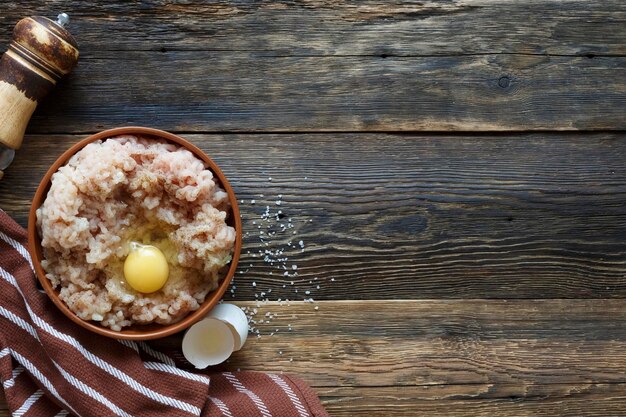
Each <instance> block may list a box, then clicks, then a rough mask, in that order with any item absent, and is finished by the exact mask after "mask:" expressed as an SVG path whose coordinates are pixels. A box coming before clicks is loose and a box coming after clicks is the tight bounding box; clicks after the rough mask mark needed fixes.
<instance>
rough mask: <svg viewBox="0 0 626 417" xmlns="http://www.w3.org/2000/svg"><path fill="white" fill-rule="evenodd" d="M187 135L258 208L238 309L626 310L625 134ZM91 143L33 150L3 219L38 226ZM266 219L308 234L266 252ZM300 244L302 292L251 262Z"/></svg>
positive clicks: (296, 258)
mask: <svg viewBox="0 0 626 417" xmlns="http://www.w3.org/2000/svg"><path fill="white" fill-rule="evenodd" d="M184 136H185V137H187V138H188V139H190V140H192V141H193V142H195V143H196V144H198V145H199V146H200V147H201V148H203V149H204V150H205V151H206V152H207V153H208V154H209V155H211V156H213V157H214V158H215V160H216V161H217V162H218V163H219V164H220V165H221V166H222V168H223V169H224V171H225V173H226V175H227V176H228V177H229V178H230V179H231V182H232V183H233V184H234V186H235V188H236V191H237V193H238V196H239V198H240V199H243V200H245V201H244V203H243V204H241V209H242V212H243V215H244V225H245V232H247V233H248V234H247V235H246V236H245V238H244V242H245V248H244V251H243V257H242V260H241V265H242V268H241V270H242V272H243V271H245V270H247V269H250V270H249V271H248V272H246V273H244V274H240V275H238V276H237V289H236V292H235V297H236V298H235V299H241V300H249V299H253V298H254V294H255V293H257V294H260V292H261V291H268V290H269V289H272V293H271V298H272V299H274V300H276V299H278V298H283V299H285V298H290V299H300V300H302V299H303V298H304V297H305V296H306V297H309V296H310V297H313V298H315V299H343V298H351V299H352V298H357V299H380V298H390V299H393V298H492V297H495V298H554V297H565V298H570V297H571V298H588V297H592V298H603V297H608V298H610V297H620V298H624V297H626V285H625V283H624V276H625V273H626V240H625V239H624V236H626V205H625V203H624V202H625V201H626V171H625V169H624V161H625V160H626V140H625V139H626V137H624V135H621V134H594V135H572V134H561V135H554V134H532V135H510V136H504V135H500V136H458V137H456V136H452V137H451V136H406V135H404V136H398V135H378V134H377V135H346V134H324V135H321V134H320V135H299V134H286V135H224V136H221V135H184ZM79 138H80V137H79V136H49V135H45V136H34V137H29V138H27V140H26V141H25V145H24V149H23V150H22V151H21V152H20V153H19V154H18V157H17V159H16V161H15V163H14V165H13V166H11V167H10V169H9V170H7V172H6V176H5V178H4V179H3V180H2V181H0V207H1V208H3V209H4V210H6V211H7V212H8V213H9V214H11V215H12V216H13V217H14V218H16V219H17V220H18V221H19V222H20V223H21V224H22V225H25V224H26V217H27V212H28V208H29V205H30V200H31V197H32V194H33V193H34V190H35V188H36V185H37V182H38V181H39V178H41V177H42V175H43V173H44V171H45V170H46V169H47V167H48V166H50V164H52V162H53V160H54V159H55V158H56V157H57V156H58V155H59V154H60V153H61V152H62V151H63V150H65V149H66V148H67V147H69V146H70V144H72V143H74V142H75V141H77V140H78V139H79ZM268 177H272V181H271V182H269V181H268V180H267V178H268ZM305 178H306V179H305ZM261 194H263V195H264V197H261ZM278 195H282V196H283V197H282V205H281V206H280V207H278V206H276V200H277V199H278ZM252 199H255V203H256V204H254V205H252V204H251V200H252ZM266 204H269V205H270V206H271V210H272V212H273V213H276V212H277V210H278V209H280V210H282V211H283V213H284V214H285V215H286V216H287V217H286V218H285V219H284V220H283V224H285V223H287V222H288V219H289V218H292V221H293V224H294V225H295V226H296V227H295V228H294V229H290V230H289V232H286V233H282V234H280V233H279V234H278V235H277V236H276V237H275V238H272V239H271V240H272V242H273V243H272V244H271V246H268V247H266V246H265V245H264V244H263V243H261V242H260V240H259V229H258V225H260V224H261V214H262V213H263V212H264V210H265V206H266ZM309 221H311V222H309ZM253 222H257V224H256V225H255V224H253ZM264 230H265V231H266V232H267V229H264ZM292 230H296V231H297V234H296V235H293V234H291V233H292ZM299 240H303V242H304V244H305V251H304V252H301V251H300V249H299V248H298V249H296V250H293V249H291V250H288V251H287V252H286V254H287V256H289V258H290V261H289V262H288V263H287V266H288V267H291V263H294V264H297V265H298V270H297V272H298V274H299V275H298V276H297V277H295V278H291V277H290V278H285V277H283V272H282V270H281V271H276V270H272V269H271V268H270V267H269V265H267V264H265V263H264V262H263V261H262V260H261V258H260V257H253V256H252V255H257V254H258V251H259V250H263V251H264V250H265V249H268V248H269V249H278V248H281V247H285V248H286V249H289V247H288V246H287V242H288V241H292V242H293V244H294V245H297V242H299ZM248 251H250V252H251V253H248ZM250 264H252V267H249V265H250ZM271 271H273V273H272V275H270V272H271ZM315 277H318V279H319V280H318V281H319V283H321V284H322V285H321V288H320V289H317V288H316V286H317V285H318V282H317V281H313V280H314V278H315ZM331 279H335V281H334V282H331ZM253 281H254V282H256V284H257V287H253V286H252V282H253ZM291 281H294V284H295V285H294V286H291V285H290V282H291ZM309 281H313V282H312V283H311V284H309ZM283 285H286V288H283ZM296 289H298V291H299V292H298V293H297V294H296V293H295V290H296ZM306 290H308V291H311V294H310V295H305V294H304V291H306Z"/></svg>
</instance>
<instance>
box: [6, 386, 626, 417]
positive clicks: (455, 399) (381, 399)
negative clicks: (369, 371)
mask: <svg viewBox="0 0 626 417" xmlns="http://www.w3.org/2000/svg"><path fill="white" fill-rule="evenodd" d="M316 391H317V393H318V394H319V396H320V399H321V400H322V403H323V404H324V406H325V407H326V409H327V410H328V412H329V413H330V415H331V416H333V417H341V416H347V417H348V416H349V417H353V416H372V417H375V416H385V417H387V416H393V417H397V416H415V417H419V416H424V417H433V416H446V417H455V416H462V417H465V416H467V415H472V416H476V417H492V416H494V415H497V416H501V417H526V416H528V417H534V416H537V415H552V416H556V415H558V416H563V417H568V416H571V417H586V416H589V417H591V416H600V417H605V416H607V415H614V416H617V415H622V414H624V413H626V402H625V401H624V400H625V396H626V390H625V389H624V386H623V384H579V385H532V386H511V385H486V384H483V385H443V386H435V387H431V386H421V387H337V388H318V389H317V390H316ZM0 417H10V414H9V412H8V410H7V409H6V403H5V402H4V399H3V397H2V393H1V389H0Z"/></svg>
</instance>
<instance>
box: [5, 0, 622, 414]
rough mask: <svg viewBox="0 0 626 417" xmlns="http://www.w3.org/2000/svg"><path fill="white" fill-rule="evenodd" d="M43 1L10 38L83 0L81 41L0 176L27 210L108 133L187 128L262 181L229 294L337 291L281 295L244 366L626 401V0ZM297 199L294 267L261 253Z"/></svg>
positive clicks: (332, 394)
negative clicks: (74, 63) (271, 214)
mask: <svg viewBox="0 0 626 417" xmlns="http://www.w3.org/2000/svg"><path fill="white" fill-rule="evenodd" d="M41 3H42V2H34V1H20V2H10V3H3V4H2V5H1V6H0V40H2V43H3V44H6V43H8V41H9V39H10V33H11V30H12V27H13V25H14V24H15V22H17V20H19V18H21V17H23V16H27V15H32V14H42V15H48V16H51V15H52V16H54V15H55V14H56V13H57V12H60V11H67V12H68V13H70V14H71V16H72V18H73V21H72V23H71V26H70V30H71V31H72V33H73V34H74V35H75V36H76V38H77V40H78V42H79V44H80V50H81V58H80V62H79V66H78V67H77V69H76V70H75V72H74V73H73V74H71V75H70V76H69V77H68V78H67V79H65V80H64V81H63V82H62V83H61V85H59V87H58V88H57V89H56V90H55V91H54V92H53V94H52V97H50V98H49V99H48V100H47V101H46V102H45V103H44V104H42V105H41V106H40V108H39V109H38V111H37V113H36V114H35V116H34V117H33V119H32V122H31V124H30V127H29V134H28V137H27V139H26V142H25V144H24V146H23V149H22V150H21V152H20V153H19V154H18V157H17V159H16V161H15V163H14V165H12V166H11V167H10V168H9V169H8V170H7V171H6V173H5V178H4V179H3V180H2V181H0V208H2V209H4V210H5V211H7V212H8V213H10V214H11V215H12V216H13V217H14V218H15V219H16V220H17V221H18V222H20V223H21V224H22V225H24V226H26V218H27V211H28V208H29V205H30V199H31V197H32V195H33V193H34V190H35V187H36V185H37V184H38V181H39V179H40V178H41V176H42V175H43V173H44V172H45V170H46V169H47V167H49V166H50V164H51V163H52V162H53V161H54V159H55V158H56V157H57V156H58V155H59V154H60V153H61V152H62V151H63V150H65V149H66V148H67V147H69V146H70V145H71V144H73V143H75V142H76V141H78V140H80V139H81V138H83V137H85V136H86V135H87V134H89V133H93V132H97V131H99V130H102V129H105V128H110V127H115V126H122V125H143V126H150V127H157V128H162V129H165V130H169V131H172V132H176V133H179V134H181V135H182V136H184V137H186V138H188V139H190V140H191V141H193V142H194V143H196V144H197V145H199V146H200V147H201V148H202V149H203V150H205V151H206V152H207V153H208V154H209V155H211V156H212V157H213V158H214V159H215V160H216V162H218V164H219V165H220V166H221V167H222V168H223V170H224V171H225V173H226V175H227V176H228V177H229V179H230V180H231V181H232V183H233V185H234V186H235V188H236V191H237V193H238V197H239V198H240V199H242V200H244V204H242V205H241V209H242V212H243V215H244V224H245V227H246V231H247V232H248V233H249V235H248V236H247V237H246V246H245V248H244V255H243V257H242V272H245V273H244V274H240V275H241V276H237V279H236V286H237V289H236V292H235V297H234V298H228V299H233V300H236V301H237V302H240V304H241V305H250V306H254V305H255V303H254V301H253V300H254V299H255V298H254V294H255V293H259V292H260V291H266V292H267V291H268V290H269V289H272V293H271V297H269V298H270V299H271V300H278V298H281V299H284V298H290V299H292V300H302V299H303V298H304V297H305V296H304V295H303V292H304V291H305V290H311V295H310V296H311V297H314V298H315V300H316V304H310V303H303V302H301V301H300V302H291V303H290V305H289V306H287V305H282V306H281V305H279V303H278V302H276V301H274V302H272V303H269V304H266V305H263V306H261V308H260V311H259V314H258V315H259V316H264V314H265V313H266V312H272V313H273V314H276V313H278V317H276V318H275V319H274V320H273V321H272V323H270V324H263V325H260V326H259V327H260V329H261V330H262V333H263V334H264V335H263V336H262V337H261V338H259V339H256V338H251V339H250V341H249V342H248V344H247V345H246V347H245V349H244V350H243V351H241V352H239V353H238V354H236V355H235V356H234V357H233V358H231V361H230V362H229V364H227V365H226V366H227V367H228V368H229V369H237V368H241V369H253V370H263V371H285V372H292V373H296V374H299V375H300V376H301V377H303V378H304V379H305V380H307V381H308V382H309V383H310V384H311V385H312V386H314V387H315V389H316V391H317V392H318V393H319V395H320V396H321V398H322V401H323V402H324V404H325V405H326V407H327V408H328V410H329V412H330V413H331V415H333V416H429V417H432V416H467V415H472V416H494V415H497V416H516V417H519V416H535V415H564V416H618V415H626V169H625V163H626V135H625V131H626V3H624V2H622V1H590V0H564V1H561V0H559V1H556V0H531V1H525V2H511V1H500V2H497V1H488V0H468V1H455V0H450V1H426V2H417V1H415V2H414V1H397V0H394V1H388V2H387V1H373V0H366V1H322V0H311V1H264V2H250V1H230V2H226V1H218V2H204V1H194V0H189V1H176V2H171V1H155V0H153V1H143V2H111V3H112V4H104V3H103V4H101V3H102V2H96V1H72V2H69V1H51V2H48V4H47V5H45V6H42V5H41ZM135 3H136V4H135ZM268 177H272V181H271V182H269V181H268ZM305 178H306V179H305ZM261 194H263V195H264V196H263V197H260V195H261ZM279 194H280V195H282V196H283V197H282V199H283V205H282V206H281V209H282V210H283V211H284V212H285V213H286V214H287V215H288V216H290V217H292V218H293V219H294V223H295V224H296V230H297V235H296V236H294V237H293V239H295V241H298V240H300V239H302V240H303V241H304V242H305V251H304V252H299V251H293V254H292V255H291V256H292V260H293V261H294V262H296V263H297V264H298V272H299V276H298V277H297V278H295V279H294V281H295V282H294V285H293V286H291V285H290V283H289V282H285V279H284V278H283V277H282V276H279V275H278V274H274V275H269V271H270V269H269V268H268V267H267V266H266V265H264V264H263V262H262V261H260V260H259V258H254V257H252V256H251V255H249V254H247V251H248V250H250V251H251V252H252V253H254V251H256V250H257V249H259V239H258V235H257V234H256V233H257V229H256V226H255V225H253V224H252V221H255V220H258V218H259V216H260V213H262V211H263V209H264V207H265V205H266V204H270V205H273V204H274V201H275V200H276V199H277V195H279ZM251 199H255V200H256V204H255V205H252V204H250V200H251ZM273 208H274V207H273ZM309 220H311V221H310V222H309ZM281 239H282V240H280V239H278V238H277V239H275V241H274V243H273V244H274V245H278V244H279V243H286V242H287V240H288V239H289V238H288V237H287V236H284V237H283V238H281ZM250 265H252V266H250ZM314 278H318V279H317V280H316V281H314V285H313V286H312V285H311V284H309V281H310V280H313V279H314ZM290 280H291V278H290V279H287V281H290ZM252 282H255V283H256V284H257V287H253V286H252ZM284 284H286V288H283V285H284ZM316 285H320V289H317V288H316ZM295 289H299V293H298V294H295ZM315 305H316V306H317V307H318V310H315V309H314V306H315ZM288 324H291V325H292V326H293V331H291V332H289V331H286V327H287V325H288ZM274 328H279V329H280V331H279V332H277V333H276V334H274V335H273V336H270V335H269V334H270V333H271V332H272V331H274ZM179 341H180V340H179V339H178V338H170V339H167V340H164V341H160V342H157V343H155V346H159V347H164V348H168V349H173V348H176V347H177V346H178V343H179ZM0 404H1V403H0ZM5 408H6V406H5ZM7 413H8V412H7V411H6V410H2V405H0V416H4V415H8V414H7Z"/></svg>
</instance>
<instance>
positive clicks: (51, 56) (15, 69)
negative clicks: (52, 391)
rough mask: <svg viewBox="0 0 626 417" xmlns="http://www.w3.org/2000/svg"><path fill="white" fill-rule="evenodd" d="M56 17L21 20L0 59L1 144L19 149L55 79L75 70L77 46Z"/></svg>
mask: <svg viewBox="0 0 626 417" xmlns="http://www.w3.org/2000/svg"><path fill="white" fill-rule="evenodd" d="M68 22H69V16H68V15H67V14H65V13H61V14H60V15H59V16H58V20H57V21H56V22H53V21H52V20H50V19H48V18H46V17H42V16H32V17H27V18H24V19H22V20H20V21H19V22H18V23H17V25H15V29H14V30H13V40H12V41H11V44H10V45H9V48H8V49H7V51H6V52H5V53H4V55H2V59H0V144H2V145H4V146H6V147H8V148H11V149H18V148H19V147H20V145H21V144H22V140H23V138H24V132H25V131H26V126H27V125H28V122H29V120H30V117H31V116H32V114H33V112H34V111H35V108H37V104H38V103H39V102H40V101H41V100H42V99H43V98H44V97H45V96H46V95H47V94H48V93H49V92H50V91H51V90H52V88H54V86H55V85H56V83H57V81H59V80H60V79H61V77H63V76H64V75H66V74H68V73H69V72H71V71H72V69H74V67H75V66H76V63H77V62H78V45H77V44H76V41H75V40H74V38H73V37H72V35H71V34H70V32H68V31H67V29H65V27H64V26H66V25H67V23H68Z"/></svg>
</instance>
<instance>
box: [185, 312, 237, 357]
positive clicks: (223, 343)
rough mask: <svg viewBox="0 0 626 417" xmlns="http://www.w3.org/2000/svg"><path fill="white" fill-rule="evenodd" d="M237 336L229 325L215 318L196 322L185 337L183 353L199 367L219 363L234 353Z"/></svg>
mask: <svg viewBox="0 0 626 417" xmlns="http://www.w3.org/2000/svg"><path fill="white" fill-rule="evenodd" d="M234 347H235V338H234V337H233V333H232V331H231V329H230V328H229V327H228V325H227V324H226V323H224V322H222V321H221V320H218V319H215V318H206V319H204V320H202V321H199V322H198V323H196V324H194V325H193V326H191V327H190V328H189V330H187V332H186V333H185V336H184V337H183V346H182V348H183V349H182V350H183V355H184V356H185V359H187V360H188V361H189V363H191V364H192V365H193V366H195V367H196V368H197V369H204V368H206V367H208V366H212V365H218V364H220V363H222V362H224V361H225V360H226V359H228V358H229V357H230V355H231V354H232V353H233V349H234Z"/></svg>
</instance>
